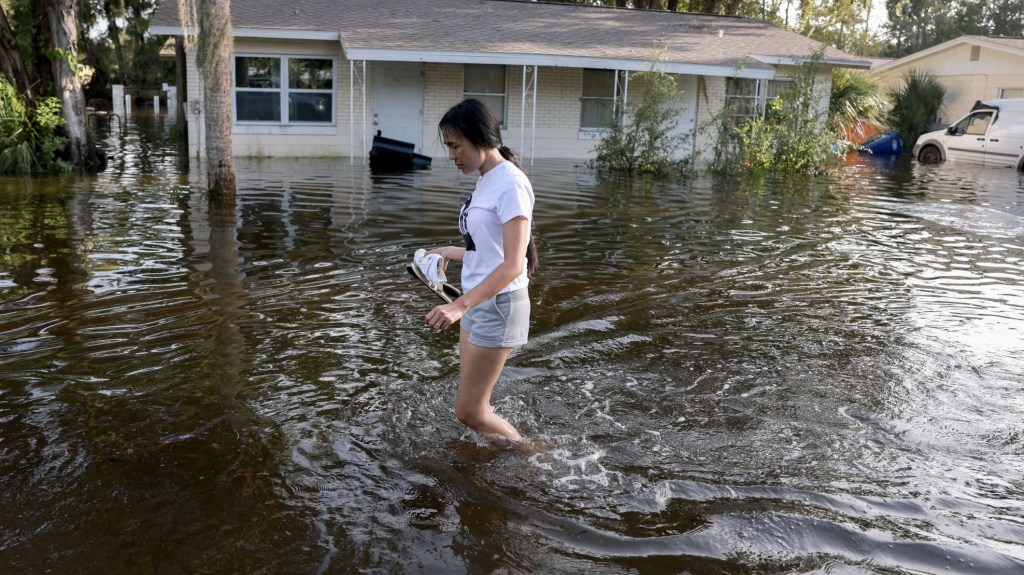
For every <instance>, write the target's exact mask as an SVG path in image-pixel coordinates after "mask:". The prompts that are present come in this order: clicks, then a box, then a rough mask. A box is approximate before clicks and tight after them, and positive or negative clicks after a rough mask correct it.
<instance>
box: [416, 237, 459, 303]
mask: <svg viewBox="0 0 1024 575" xmlns="http://www.w3.org/2000/svg"><path fill="white" fill-rule="evenodd" d="M405 269H406V270H407V271H408V272H409V273H410V274H412V276H413V277H414V278H416V279H418V280H420V281H421V282H423V285H425V286H427V287H428V288H430V291H432V292H434V293H435V294H437V296H438V297H439V298H441V299H442V300H444V302H445V303H452V301H454V300H455V298H457V297H459V296H460V295H462V291H461V290H459V288H457V287H455V286H453V285H452V284H450V283H448V278H446V277H445V275H444V258H443V257H441V256H440V255H438V254H431V255H427V250H423V249H420V250H416V253H414V254H413V256H412V265H408V266H406V267H405Z"/></svg>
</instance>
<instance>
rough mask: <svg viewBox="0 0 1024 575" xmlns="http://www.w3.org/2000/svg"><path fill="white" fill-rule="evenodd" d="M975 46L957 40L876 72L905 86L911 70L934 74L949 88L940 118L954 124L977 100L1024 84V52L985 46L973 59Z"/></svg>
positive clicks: (891, 84) (888, 82) (884, 81)
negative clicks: (935, 50)
mask: <svg viewBox="0 0 1024 575" xmlns="http://www.w3.org/2000/svg"><path fill="white" fill-rule="evenodd" d="M972 46H973V45H972V44H970V43H961V44H957V45H955V46H951V47H950V48H949V49H948V50H943V51H941V52H937V53H934V54H929V55H928V56H924V57H921V58H917V59H914V60H913V61H910V62H907V63H906V64H904V65H900V66H896V67H893V68H889V69H886V70H884V71H881V72H876V73H875V76H876V77H877V78H878V79H879V81H880V83H881V85H882V86H883V87H885V88H887V89H899V88H902V87H903V76H904V74H906V73H907V72H909V71H910V70H917V71H918V72H924V73H927V74H928V75H930V76H932V77H934V78H935V79H937V80H938V81H939V82H940V83H941V84H942V85H943V86H944V87H945V88H946V97H945V99H944V101H943V105H942V110H941V111H940V113H939V116H940V117H939V121H940V122H941V123H943V124H950V123H952V122H954V121H956V120H957V119H958V118H960V117H961V116H963V115H965V114H967V113H968V112H969V111H970V110H971V106H973V105H974V103H975V102H976V101H978V100H991V99H993V98H998V97H999V95H1000V94H999V92H1000V89H1006V88H1024V56H1020V55H1016V54H1012V53H1009V52H1004V51H1001V50H997V49H994V48H990V47H988V46H981V50H980V52H979V54H978V59H977V60H974V61H972V60H971V47H972Z"/></svg>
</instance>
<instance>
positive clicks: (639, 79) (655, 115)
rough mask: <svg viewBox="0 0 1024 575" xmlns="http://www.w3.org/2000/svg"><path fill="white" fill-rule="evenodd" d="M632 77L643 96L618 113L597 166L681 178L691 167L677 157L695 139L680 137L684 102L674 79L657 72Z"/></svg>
mask: <svg viewBox="0 0 1024 575" xmlns="http://www.w3.org/2000/svg"><path fill="white" fill-rule="evenodd" d="M658 61H659V58H658V57H655V59H654V63H653V64H652V65H651V69H650V70H648V71H645V72H637V73H635V74H633V75H631V76H630V82H631V84H632V85H635V86H636V85H638V86H640V90H639V93H638V94H637V95H636V96H635V97H634V98H632V99H630V100H629V104H628V106H627V107H626V109H625V111H624V112H625V113H623V110H622V109H618V110H616V111H615V120H616V121H615V122H614V123H613V125H612V127H611V128H610V131H609V134H608V135H607V136H605V137H604V138H603V139H602V140H601V142H600V143H598V145H597V147H596V149H595V151H596V152H597V155H596V158H595V159H594V164H595V165H596V166H597V168H599V169H604V170H609V171H615V172H622V173H629V174H652V175H658V176H665V175H679V174H682V173H684V172H685V171H686V170H687V168H688V167H689V162H688V161H687V160H682V159H678V158H676V154H677V153H678V152H679V150H680V149H682V147H683V146H684V145H686V143H687V140H688V139H689V138H691V137H692V135H680V134H676V128H677V127H678V125H679V116H680V113H681V111H682V99H681V96H682V95H681V94H680V92H679V88H678V87H677V85H676V80H675V78H674V77H673V76H671V75H669V74H666V73H665V72H663V71H661V70H658V69H657V64H658Z"/></svg>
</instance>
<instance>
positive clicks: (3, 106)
mask: <svg viewBox="0 0 1024 575" xmlns="http://www.w3.org/2000/svg"><path fill="white" fill-rule="evenodd" d="M63 124H64V120H63V119H62V118H61V116H60V101H59V100H57V98H52V97H51V98H44V99H42V100H40V101H39V102H38V103H37V104H36V106H35V108H30V107H28V106H26V105H25V102H24V101H23V100H22V99H21V96H20V95H19V94H18V91H17V90H16V89H15V88H14V86H13V85H12V84H11V83H10V82H9V81H8V80H7V78H6V76H2V75H0V174H4V175H12V174H17V175H28V174H38V173H64V172H69V171H71V168H72V166H71V164H69V163H67V162H64V161H62V160H60V159H59V158H57V155H56V154H57V151H58V150H60V149H61V148H63V147H64V145H65V144H66V143H67V139H66V138H63V137H61V136H59V135H58V134H57V130H58V128H60V127H61V126H62V125H63Z"/></svg>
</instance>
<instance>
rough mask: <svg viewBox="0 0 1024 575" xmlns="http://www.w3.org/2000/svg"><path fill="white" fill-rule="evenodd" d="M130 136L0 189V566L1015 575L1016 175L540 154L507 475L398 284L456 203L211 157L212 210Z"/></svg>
mask: <svg viewBox="0 0 1024 575" xmlns="http://www.w3.org/2000/svg"><path fill="white" fill-rule="evenodd" d="M156 120H159V118H155V119H153V123H152V125H148V126H147V125H146V124H145V121H137V122H135V123H134V124H132V125H131V128H132V129H130V130H128V131H126V132H125V133H123V134H122V133H114V134H111V135H110V136H109V141H108V145H109V146H110V147H111V149H112V150H114V151H115V153H114V154H112V158H111V165H112V168H111V169H110V170H108V172H106V173H104V174H100V175H99V176H96V177H95V178H84V179H49V180H42V181H39V180H37V181H33V182H26V181H24V180H3V181H0V206H2V207H0V230H2V232H0V234H2V235H0V239H2V245H0V430H2V433H0V453H2V459H0V488H3V490H4V491H5V492H6V493H9V494H11V496H10V498H9V503H8V513H7V514H5V516H4V517H3V518H0V526H2V527H3V528H2V529H0V559H2V561H3V564H5V565H9V566H10V567H11V569H12V570H17V571H18V572H38V571H43V570H54V569H56V570H59V571H90V572H91V571H104V572H112V573H117V572H140V571H142V572H158V571H163V570H171V571H182V572H211V573H238V572H254V571H261V570H262V571H264V572H319V573H348V572H411V573H437V572H473V573H476V572H501V571H506V572H566V573H576V572H587V573H625V572H650V573H655V572H683V571H685V572H691V573H733V572H758V573H793V572H806V573H829V572H856V573H918V572H926V573H938V572H947V571H950V572H958V573H970V572H976V573H1015V572H1019V571H1020V570H1021V568H1022V567H1024V547H1021V545H1020V541H1024V508H1022V507H1021V504H1020V501H1022V500H1024V465H1022V464H1021V461H1022V458H1021V455H1022V454H1024V451H1022V443H1021V429H1020V421H1021V419H1022V417H1024V400H1021V399H1020V398H1021V397H1022V394H1021V390H1022V387H1024V378H1022V376H1021V373H1024V369H1022V368H1024V365H1022V360H1021V359H1020V358H1021V357H1022V354H1021V351H1024V350H1022V344H1021V343H1020V342H1021V341H1022V338H1021V335H1022V334H1021V330H1022V328H1024V295H1022V292H1021V289H1020V286H1021V285H1022V284H1024V282H1022V279H1024V278H1022V272H1021V266H1020V263H1021V261H1022V260H1021V259H1022V256H1024V244H1022V239H1024V231H1022V230H1024V207H1022V198H1024V178H1022V176H1021V175H1020V174H1017V173H1013V172H1010V171H1008V170H982V169H975V170H972V169H964V168H961V167H958V166H953V165H941V166H919V165H917V164H913V163H907V162H902V163H890V164H879V163H878V162H874V161H871V160H863V159H862V160H858V161H855V162H853V163H851V165H849V166H848V167H847V169H846V170H845V172H844V173H843V174H842V175H840V176H837V177H834V178H830V179H813V180H760V181H757V180H754V181H751V180H742V179H716V178H699V179H696V180H693V181H688V182H684V183H665V182H629V181H622V180H614V179H608V178H602V177H598V176H597V175H596V174H594V173H593V172H592V171H590V170H588V169H587V168H585V167H583V166H573V165H570V164H566V163H562V162H547V163H545V162H538V163H537V164H535V165H534V166H533V168H532V172H531V177H532V178H533V181H534V185H535V189H536V190H537V196H538V205H537V219H538V229H537V232H538V234H537V239H538V246H539V248H540V250H541V258H542V265H543V268H542V270H541V272H540V275H539V277H538V278H537V281H536V283H535V284H534V286H533V287H532V288H531V293H532V294H533V295H534V298H535V302H534V309H535V310H536V315H535V318H534V324H533V333H534V338H533V341H532V342H531V343H530V345H528V346H526V347H525V348H523V349H521V350H519V351H517V352H516V353H515V354H514V355H513V357H512V358H511V360H510V363H509V369H508V371H507V374H506V376H505V377H504V378H503V380H502V382H501V383H500V384H499V386H498V388H497V391H496V397H495V404H496V407H497V409H498V410H500V411H501V412H502V414H503V415H505V416H507V417H508V418H509V419H510V421H512V423H513V424H514V425H515V426H516V427H517V428H519V429H520V430H522V431H523V432H524V433H525V434H527V435H529V436H530V437H532V438H534V439H535V440H536V441H537V442H538V443H539V444H541V445H542V446H543V448H542V449H541V450H540V451H539V452H537V453H536V454H533V455H531V456H524V455H522V454H520V453H516V452H511V451H505V450H501V449H496V448H493V447H490V446H486V445H478V444H477V443H476V441H475V440H474V438H473V437H471V436H469V435H466V434H465V432H464V431H463V428H462V427H461V426H460V425H459V424H458V423H457V422H456V421H455V420H454V415H453V413H452V409H451V405H452V402H453V395H454V383H455V380H456V373H457V362H456V341H457V340H456V334H454V333H448V334H441V335H438V334H436V333H434V332H433V331H431V330H429V329H427V328H425V327H424V326H423V325H422V316H423V315H424V314H425V313H426V311H427V310H428V309H429V307H430V306H431V305H432V303H433V301H432V300H431V299H430V298H429V297H428V295H429V294H427V293H423V292H421V291H420V290H419V288H417V286H415V285H413V284H411V283H410V282H409V280H408V279H407V278H408V276H407V275H406V274H405V273H404V266H405V264H406V262H407V260H408V258H409V257H410V256H411V254H412V252H413V251H414V250H415V249H416V248H418V247H425V246H432V245H440V244H443V243H451V242H453V241H456V240H457V239H458V234H457V229H456V227H455V225H454V217H453V216H454V214H455V212H456V210H457V206H458V205H459V203H460V202H461V201H462V199H464V197H465V195H466V194H468V193H469V191H470V190H471V189H472V185H473V182H472V179H471V178H466V177H461V176H459V175H458V174H457V173H456V172H455V170H454V168H450V167H449V166H446V165H445V163H444V162H443V161H442V162H438V163H437V164H436V165H435V166H434V168H433V169H431V170H429V171H424V172H416V173H414V174H393V175H384V176H382V175H373V174H370V173H368V172H367V171H366V170H365V168H364V167H362V166H360V165H353V164H352V163H350V162H348V161H347V160H300V159H282V160H251V161H245V160H242V161H240V162H239V166H238V172H239V173H238V176H239V183H240V193H239V196H238V198H237V200H235V201H231V202H227V203H223V202H221V203H216V202H214V203H211V202H210V201H208V199H207V198H206V197H205V196H204V195H203V194H201V193H200V192H198V191H197V190H198V188H197V187H196V186H195V180H196V178H197V176H196V170H197V166H195V165H193V166H191V168H190V169H191V170H192V171H191V172H189V171H185V169H184V168H185V167H186V166H187V164H188V163H187V162H184V161H182V160H180V159H177V157H176V156H175V155H173V154H167V153H166V151H167V146H168V145H169V139H168V138H167V135H166V126H160V125H159V124H158V122H156ZM193 164H194V162H193ZM449 168H450V169H449Z"/></svg>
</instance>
